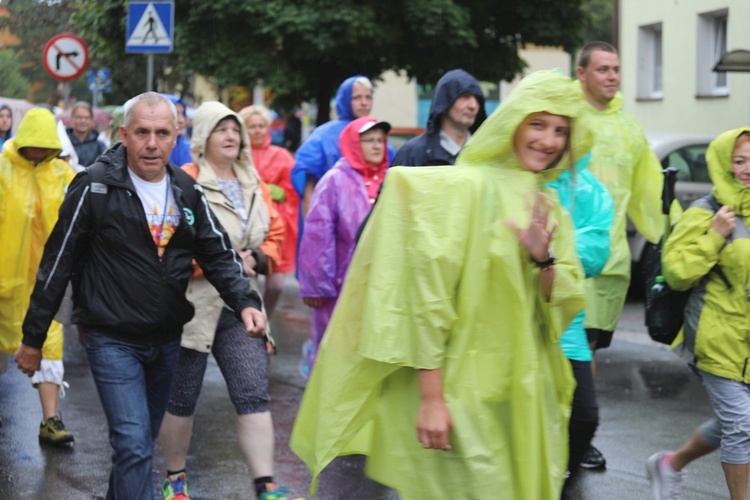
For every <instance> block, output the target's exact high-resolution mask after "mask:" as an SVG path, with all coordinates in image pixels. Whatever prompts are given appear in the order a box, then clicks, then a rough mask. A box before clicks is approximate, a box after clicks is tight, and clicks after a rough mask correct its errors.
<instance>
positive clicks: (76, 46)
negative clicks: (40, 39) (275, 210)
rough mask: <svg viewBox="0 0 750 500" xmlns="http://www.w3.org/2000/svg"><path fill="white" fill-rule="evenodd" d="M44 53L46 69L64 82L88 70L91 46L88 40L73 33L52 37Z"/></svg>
mask: <svg viewBox="0 0 750 500" xmlns="http://www.w3.org/2000/svg"><path fill="white" fill-rule="evenodd" d="M42 54H43V55H42V59H43V62H44V69H46V70H47V72H48V73H49V74H50V75H52V77H53V78H55V79H57V80H60V81H62V82H67V81H69V80H75V79H76V78H78V77H79V76H81V75H82V74H83V72H84V71H86V66H88V64H89V48H88V47H87V46H86V42H84V41H83V40H81V39H80V38H78V37H77V36H75V35H73V34H72V33H62V34H60V35H55V36H54V37H52V39H51V40H50V41H49V42H47V45H45V46H44V52H43V53H42Z"/></svg>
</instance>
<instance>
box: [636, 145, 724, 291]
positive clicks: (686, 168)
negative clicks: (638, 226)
mask: <svg viewBox="0 0 750 500" xmlns="http://www.w3.org/2000/svg"><path fill="white" fill-rule="evenodd" d="M646 139H647V140H648V143H649V146H651V149H652V150H653V151H654V153H655V154H656V157H657V158H659V161H660V162H661V164H662V167H663V168H667V167H676V168H678V169H679V172H678V174H677V183H676V184H675V196H676V197H677V199H678V200H679V202H680V205H682V208H683V209H685V208H687V207H689V206H690V204H691V203H692V202H693V201H695V200H697V199H698V198H700V197H701V196H703V195H705V194H707V193H708V192H710V191H711V188H712V186H713V185H712V184H711V178H710V177H709V175H708V166H707V164H706V149H707V148H708V144H709V143H710V142H711V141H712V140H713V139H714V138H713V137H712V136H710V135H699V134H687V133H680V132H659V133H656V132H653V133H648V134H646ZM627 231H628V244H629V245H630V255H631V259H632V264H633V273H632V280H631V290H634V291H636V293H638V292H640V291H641V290H643V286H644V283H645V277H644V273H645V269H644V268H643V265H642V264H643V263H644V262H646V260H647V259H646V256H645V255H646V252H647V251H648V245H647V243H648V241H647V240H646V238H644V237H643V236H642V235H641V234H640V233H638V232H637V231H636V230H635V227H634V226H633V224H632V223H631V222H630V221H628V229H627Z"/></svg>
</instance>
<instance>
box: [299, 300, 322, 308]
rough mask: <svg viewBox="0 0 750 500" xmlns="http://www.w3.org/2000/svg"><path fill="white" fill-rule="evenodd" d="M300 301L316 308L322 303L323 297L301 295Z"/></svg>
mask: <svg viewBox="0 0 750 500" xmlns="http://www.w3.org/2000/svg"><path fill="white" fill-rule="evenodd" d="M302 302H304V303H305V305H306V306H308V307H314V308H318V307H320V306H322V305H323V299H321V298H320V297H302Z"/></svg>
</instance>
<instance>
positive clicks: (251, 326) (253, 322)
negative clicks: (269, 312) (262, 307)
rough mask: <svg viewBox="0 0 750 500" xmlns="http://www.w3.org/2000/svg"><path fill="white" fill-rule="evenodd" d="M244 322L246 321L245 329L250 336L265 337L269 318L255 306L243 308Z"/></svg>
mask: <svg viewBox="0 0 750 500" xmlns="http://www.w3.org/2000/svg"><path fill="white" fill-rule="evenodd" d="M241 314H242V322H243V323H245V330H246V332H247V336H248V337H257V338H260V337H264V336H265V335H266V324H267V323H268V320H267V319H266V315H265V314H263V313H262V312H260V311H259V310H257V309H255V308H253V307H246V308H244V309H243V310H242V313H241Z"/></svg>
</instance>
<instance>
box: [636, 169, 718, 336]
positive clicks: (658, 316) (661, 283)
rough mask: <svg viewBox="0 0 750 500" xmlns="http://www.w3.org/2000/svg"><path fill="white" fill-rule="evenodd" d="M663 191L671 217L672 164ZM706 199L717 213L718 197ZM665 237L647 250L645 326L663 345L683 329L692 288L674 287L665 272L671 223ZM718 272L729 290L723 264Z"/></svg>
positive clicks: (665, 203) (664, 208) (663, 204)
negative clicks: (663, 261)
mask: <svg viewBox="0 0 750 500" xmlns="http://www.w3.org/2000/svg"><path fill="white" fill-rule="evenodd" d="M663 172H664V176H665V179H664V193H663V194H662V211H663V212H664V214H665V215H666V216H667V220H669V207H670V206H671V204H672V200H673V199H674V182H675V179H676V173H677V169H676V168H674V167H670V168H667V169H665V170H664V171H663ZM701 199H702V200H706V201H707V202H708V204H709V205H711V208H712V209H713V211H714V213H715V212H717V211H718V210H719V209H720V208H721V205H720V204H719V202H718V200H717V199H716V197H715V196H714V195H713V194H712V193H709V194H706V195H704V196H703V197H702V198H701ZM667 226H668V228H667V230H666V231H665V233H664V237H663V238H662V240H661V241H660V242H659V244H658V245H655V244H652V243H650V244H649V248H648V249H647V252H646V262H645V263H644V265H645V269H646V280H645V281H646V283H645V284H646V302H645V306H646V326H647V327H648V334H649V336H651V338H652V339H653V340H654V341H656V342H660V343H662V344H667V345H671V344H672V342H673V341H674V339H675V338H676V337H677V334H678V333H679V332H680V329H681V328H682V325H683V323H684V318H685V306H686V305H687V301H688V298H689V297H690V293H691V292H692V288H691V289H689V290H683V291H677V290H673V289H672V288H671V287H670V286H669V285H668V284H667V282H666V281H665V280H664V277H663V275H662V267H661V257H662V249H663V248H664V242H665V241H666V239H667V237H668V236H669V230H670V229H671V227H669V223H668V222H667ZM712 272H716V273H719V276H720V277H721V279H722V280H723V281H724V283H725V284H726V286H727V288H728V289H731V288H732V284H731V283H730V282H729V279H728V278H727V277H726V275H725V274H724V271H722V269H721V266H719V265H718V264H716V265H715V266H714V267H713V268H712V269H711V271H709V273H712Z"/></svg>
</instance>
